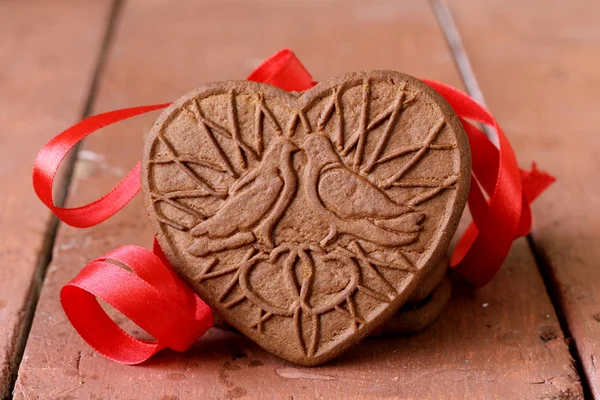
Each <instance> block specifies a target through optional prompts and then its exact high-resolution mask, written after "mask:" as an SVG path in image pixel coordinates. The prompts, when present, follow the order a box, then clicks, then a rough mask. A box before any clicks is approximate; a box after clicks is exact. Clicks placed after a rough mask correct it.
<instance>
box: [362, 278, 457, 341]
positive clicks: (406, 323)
mask: <svg viewBox="0 0 600 400" xmlns="http://www.w3.org/2000/svg"><path fill="white" fill-rule="evenodd" d="M451 293H452V281H451V280H450V278H449V277H447V276H442V281H441V282H440V283H439V284H438V286H436V287H435V288H434V289H433V290H432V292H431V293H429V295H428V296H427V297H426V298H425V299H423V301H422V302H421V303H420V304H418V305H413V304H409V303H407V304H405V305H404V306H403V307H402V308H401V309H400V311H398V312H397V313H396V314H394V316H393V317H392V318H390V320H389V321H388V322H387V323H386V324H385V325H384V326H383V328H382V329H381V330H380V331H378V332H377V335H379V336H383V335H385V336H388V335H407V334H411V333H418V332H421V331H422V330H423V329H425V328H427V327H428V326H429V325H431V324H432V323H433V322H434V321H435V320H436V319H437V317H438V316H439V315H440V314H441V312H442V310H443V309H444V307H445V306H446V304H447V303H448V300H450V294H451ZM372 336H373V335H372Z"/></svg>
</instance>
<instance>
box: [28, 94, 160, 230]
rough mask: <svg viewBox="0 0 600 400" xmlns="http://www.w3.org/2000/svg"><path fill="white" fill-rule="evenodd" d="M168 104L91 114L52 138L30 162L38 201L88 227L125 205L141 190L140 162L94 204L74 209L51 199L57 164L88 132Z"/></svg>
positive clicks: (71, 222)
mask: <svg viewBox="0 0 600 400" xmlns="http://www.w3.org/2000/svg"><path fill="white" fill-rule="evenodd" d="M168 105H169V103H167V104H158V105H153V106H143V107H133V108H126V109H123V110H116V111H110V112H107V113H104V114H99V115H94V116H92V117H89V118H86V119H84V120H83V121H80V122H79V123H77V124H75V125H73V126H72V127H70V128H68V129H67V130H65V131H63V132H61V133H60V134H58V135H57V136H55V137H54V138H52V139H51V140H50V141H49V142H48V143H47V144H46V145H45V146H44V147H42V149H41V150H40V152H39V153H38V155H37V157H36V159H35V162H34V165H33V188H34V189H35V193H36V194H37V195H38V197H39V198H40V200H42V201H43V202H44V204H45V205H46V206H47V207H48V208H49V209H50V210H52V212H53V213H54V214H55V215H56V216H57V217H58V218H60V219H61V221H63V222H64V223H66V224H69V225H71V226H74V227H76V228H87V227H90V226H93V225H96V224H99V223H100V222H102V221H104V220H105V219H107V218H109V217H110V216H112V215H114V214H115V213H116V212H117V211H119V210H120V209H121V208H123V207H124V206H125V204H127V203H128V202H129V201H130V200H131V199H132V198H133V197H134V196H135V195H136V194H137V192H139V191H140V187H141V186H140V176H139V175H140V163H139V162H138V163H137V164H136V165H135V167H134V168H133V169H132V170H131V171H130V172H129V173H128V174H127V175H126V176H125V178H123V180H122V181H121V182H119V184H118V185H117V186H115V188H114V189H113V190H111V191H110V192H109V193H108V194H106V195H105V196H104V197H102V198H100V199H98V200H96V201H95V202H93V203H90V204H87V205H85V206H81V207H75V208H61V207H57V206H56V205H55V204H54V201H53V200H52V184H53V183H54V178H55V176H56V172H57V171H58V167H59V166H60V164H61V163H62V161H63V160H64V158H65V157H66V156H67V154H68V153H69V151H70V150H71V149H72V148H73V147H75V145H76V144H77V143H79V142H80V141H81V140H83V139H84V138H85V137H86V136H88V135H89V134H91V133H93V132H95V131H97V130H98V129H100V128H103V127H105V126H108V125H111V124H114V123H115V122H118V121H122V120H124V119H127V118H131V117H134V116H136V115H140V114H144V113H147V112H150V111H154V110H158V109H161V108H165V107H167V106H168Z"/></svg>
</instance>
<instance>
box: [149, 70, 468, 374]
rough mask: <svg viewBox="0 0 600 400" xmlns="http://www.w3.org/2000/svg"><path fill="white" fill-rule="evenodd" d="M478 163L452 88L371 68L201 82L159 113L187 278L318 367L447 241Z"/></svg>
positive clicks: (377, 321)
mask: <svg viewBox="0 0 600 400" xmlns="http://www.w3.org/2000/svg"><path fill="white" fill-rule="evenodd" d="M470 167H471V166H470V151H469V147H468V143H467V139H466V137H465V134H464V131H463V128H462V126H461V124H460V122H459V120H458V118H457V117H456V115H455V114H454V112H453V111H452V109H451V108H450V106H448V104H447V103H446V102H445V101H444V100H443V99H442V97H441V96H439V95H438V94H437V93H436V92H435V91H433V90H432V89H431V88H429V87H428V86H427V85H426V84H424V83H423V82H421V81H419V80H417V79H415V78H413V77H410V76H408V75H405V74H401V73H398V72H393V71H368V72H359V73H351V74H347V75H343V76H341V77H338V78H334V79H332V80H329V81H326V82H321V83H320V84H318V85H317V86H315V87H314V88H313V89H311V90H308V91H306V92H303V93H301V94H291V93H288V92H285V91H283V90H280V89H277V88H275V87H272V86H269V85H266V84H260V83H255V82H247V81H239V82H219V83H213V84H209V85H205V86H202V87H200V88H198V89H196V90H194V91H193V92H191V93H189V94H187V95H185V96H184V97H182V98H181V99H179V100H177V101H176V102H175V103H173V104H172V105H171V106H170V107H169V108H167V109H166V110H165V111H164V113H163V114H162V115H161V117H160V118H159V119H158V120H157V122H156V123H155V125H154V126H153V128H152V131H151V132H150V134H149V136H148V139H147V141H146V146H145V150H144V158H143V162H142V181H143V192H144V200H145V205H146V208H147V210H148V214H149V216H150V220H151V222H152V225H153V227H154V230H155V232H156V234H157V238H158V241H159V242H160V244H161V246H162V248H163V249H164V251H165V253H166V255H167V257H168V258H169V260H170V261H171V263H172V264H173V266H174V268H175V269H176V270H177V272H178V273H179V274H180V275H181V276H182V277H183V278H184V279H185V280H186V281H187V283H188V284H189V285H190V286H191V287H192V288H193V289H194V290H195V291H196V292H197V293H198V294H199V295H200V296H201V297H202V298H203V299H204V300H205V301H206V302H207V303H208V304H209V305H210V306H211V307H212V308H213V309H214V310H215V311H216V312H217V313H218V314H219V315H221V316H222V317H224V318H225V319H226V320H227V322H228V323H230V324H231V325H232V326H234V327H235V328H236V329H238V330H239V331H241V332H243V333H244V334H245V335H246V336H248V337H250V338H251V339H252V340H254V341H255V342H257V343H258V344H259V345H261V346H262V347H264V348H265V349H267V350H268V351H270V352H272V353H274V354H277V355H279V356H280V357H283V358H285V359H287V360H290V361H292V362H295V363H298V364H302V365H317V364H320V363H323V362H325V361H327V360H330V359H331V358H333V357H335V356H336V355H338V354H340V353H341V352H343V351H344V350H346V349H347V348H349V347H350V346H352V345H353V344H355V343H357V342H359V341H360V340H362V339H363V338H364V337H366V336H367V335H369V334H370V333H371V332H372V331H373V330H374V329H376V327H378V326H380V325H382V324H383V323H384V322H385V320H387V319H388V318H390V317H391V316H392V315H393V314H394V313H395V312H396V311H397V310H398V309H399V308H400V307H401V306H402V305H403V304H404V303H405V302H406V301H407V300H408V299H409V298H410V296H411V294H412V292H413V291H414V290H415V287H416V285H417V284H418V283H419V282H422V281H423V280H424V275H425V274H427V273H428V272H429V271H430V270H431V268H432V265H434V264H435V263H436V262H438V260H439V258H440V256H441V254H445V252H446V251H447V248H448V244H449V242H450V239H451V238H452V235H453V234H454V231H455V229H456V226H457V224H458V220H459V218H460V216H461V214H462V211H463V208H464V206H465V203H466V197H467V193H468V190H469V182H470Z"/></svg>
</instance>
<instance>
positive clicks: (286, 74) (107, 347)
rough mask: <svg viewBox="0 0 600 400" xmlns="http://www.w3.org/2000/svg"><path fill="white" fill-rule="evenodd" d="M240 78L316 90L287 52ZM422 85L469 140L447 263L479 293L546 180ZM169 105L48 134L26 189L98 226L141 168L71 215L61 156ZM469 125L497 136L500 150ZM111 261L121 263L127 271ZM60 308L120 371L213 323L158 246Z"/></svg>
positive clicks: (104, 272)
mask: <svg viewBox="0 0 600 400" xmlns="http://www.w3.org/2000/svg"><path fill="white" fill-rule="evenodd" d="M248 80H253V81H258V82H265V83H269V84H271V85H274V86H278V87H280V88H283V89H285V90H288V91H302V90H306V89H309V88H311V87H313V86H314V85H315V82H313V80H312V76H311V75H310V73H309V72H308V71H307V70H306V69H305V68H304V66H303V65H302V63H301V62H300V61H299V60H298V59H297V58H296V56H295V55H294V53H293V52H291V51H290V50H282V51H279V52H277V53H276V54H275V55H273V56H272V57H271V58H269V59H267V60H266V61H265V62H264V63H262V64H261V65H260V66H259V67H258V68H257V69H256V70H255V71H254V72H252V73H251V74H250V76H249V77H248ZM424 82H425V83H427V84H428V85H429V86H431V87H432V88H433V89H434V90H436V91H437V92H438V93H440V94H441V95H442V96H443V97H444V98H445V99H446V101H448V103H449V104H450V105H451V106H452V108H453V109H454V111H455V112H456V114H457V115H458V116H459V117H460V119H461V122H462V124H463V126H464V128H465V131H466V133H467V136H468V138H469V143H470V145H471V153H472V160H473V170H472V177H471V191H470V193H469V198H468V203H469V209H470V210H471V214H472V216H473V222H472V223H471V225H470V226H469V227H468V229H467V230H466V232H465V233H464V235H463V236H462V237H461V239H460V240H459V243H458V245H457V247H456V249H455V251H454V254H453V255H452V261H451V265H452V266H453V267H455V269H456V270H457V271H458V272H459V273H460V274H462V275H463V276H464V277H465V278H467V279H468V280H469V281H471V282H472V283H473V284H475V285H477V286H483V285H485V284H486V283H488V282H489V281H490V279H492V277H493V276H494V275H495V274H496V272H497V271H498V269H499V268H500V266H501V265H502V262H503V261H504V259H505V258H506V255H507V254H508V251H509V249H510V246H511V243H512V242H513V240H514V239H515V238H516V237H519V236H523V235H525V234H527V233H528V232H529V231H530V229H531V211H530V208H529V204H530V203H531V202H532V201H533V200H534V199H535V198H536V197H537V196H538V195H539V194H540V193H542V192H543V191H544V190H545V189H546V188H547V187H548V186H549V185H550V184H551V183H552V182H553V181H554V178H553V177H551V176H550V175H548V174H546V173H543V172H540V171H538V170H537V169H536V167H535V164H534V165H533V169H532V171H530V172H527V171H523V170H520V169H519V167H518V165H517V161H516V158H515V155H514V152H513V150H512V147H511V146H510V143H509V141H508V139H507V138H506V136H505V135H504V133H503V132H502V129H500V127H499V125H498V123H497V122H496V120H495V119H494V118H493V117H492V115H491V114H490V113H489V112H488V111H487V110H486V109H485V108H484V107H482V106H481V105H479V104H478V103H477V102H476V101H475V100H473V99H472V98H471V97H469V96H467V95H466V94H464V93H462V92H460V91H458V90H456V89H454V88H452V87H450V86H447V85H445V84H443V83H439V82H434V81H429V80H424ZM168 105H169V104H168V103H167V104H159V105H153V106H144V107H135V108H129V109H124V110H117V111H111V112H108V113H104V114H100V115H96V116H93V117H90V118H87V119H85V120H83V121H81V122H79V123H78V124H76V125H74V126H72V127H71V128H69V129H67V130H66V131H64V132H62V133H61V134H59V135H58V136H56V137H55V138H54V139H52V140H51V141H50V142H49V143H48V144H47V145H46V146H44V147H43V148H42V150H41V151H40V153H39V154H38V156H37V158H36V161H35V164H34V170H33V185H34V188H35V191H36V193H37V194H38V196H39V197H40V199H41V200H42V201H43V202H44V203H45V204H46V205H47V206H48V207H49V208H50V209H51V210H52V211H53V212H54V213H55V214H56V215H57V216H58V217H59V218H60V219H61V220H62V221H63V222H65V223H67V224H69V225H72V226H76V227H88V226H92V225H96V224H98V223H100V222H102V221H104V220H105V219H107V218H109V217H110V216H112V215H113V214H115V213H116V212H117V211H119V210H120V209H121V208H122V207H123V206H125V204H127V203H128V202H129V201H130V200H131V198H132V197H133V196H135V194H136V193H137V192H138V191H139V190H140V176H139V168H140V164H139V163H138V164H137V165H136V166H135V167H134V169H133V170H132V171H131V172H129V174H128V175H127V176H126V177H125V178H124V179H123V180H122V181H121V182H120V183H119V184H118V185H117V186H116V187H115V188H114V189H113V190H112V191H111V192H109V193H108V194H107V195H106V196H104V197H102V198H101V199H99V200H97V201H95V202H93V203H91V204H88V205H84V206H81V207H77V208H59V207H56V206H55V205H54V203H53V201H52V184H53V181H54V177H55V175H56V172H57V170H58V167H59V165H60V163H61V162H62V160H63V159H64V158H65V157H66V155H67V153H68V152H69V150H71V149H72V148H73V146H75V145H76V144H77V143H78V142H79V141H81V140H82V139H83V138H84V137H86V136H87V135H89V134H90V133H92V132H94V131H96V130H98V129H100V128H102V127H104V126H107V125H110V124H112V123H115V122H118V121H121V120H123V119H126V118H130V117H132V116H135V115H139V114H143V113H146V112H149V111H153V110H157V109H160V108H164V107H167V106H168ZM469 121H476V122H480V123H483V124H486V125H488V126H490V127H492V128H493V129H495V131H496V132H497V135H498V142H499V147H498V148H496V146H494V145H493V144H492V143H491V142H490V141H489V139H488V138H487V137H486V136H485V135H484V134H483V132H481V131H480V130H479V129H478V128H476V127H475V126H474V125H472V124H471V123H470V122H469ZM484 192H485V193H487V195H488V197H489V199H486V197H485V195H484ZM118 264H122V265H125V266H128V267H129V268H131V269H132V270H133V272H134V273H130V272H127V271H126V270H124V269H123V268H121V267H119V266H117V265H118ZM96 297H98V298H101V299H103V300H104V301H106V302H107V303H109V304H111V305H112V306H113V307H115V308H116V309H118V310H119V311H121V312H122V313H123V314H124V315H126V316H127V317H128V318H130V319H131V320H132V321H133V322H135V323H136V324H137V325H139V326H140V327H141V328H143V329H144V330H145V331H146V332H148V333H149V334H150V335H152V336H153V337H154V338H156V340H154V341H143V340H139V339H136V338H134V337H132V336H130V335H129V334H127V333H126V332H124V331H123V330H122V329H121V328H119V327H118V326H117V325H116V324H115V323H114V322H113V321H112V320H111V319H110V318H109V317H108V315H107V314H106V313H105V312H104V311H103V309H102V308H101V307H100V306H99V304H98V303H97V301H96ZM61 303H62V305H63V308H64V310H65V313H66V314H67V316H68V318H69V320H70V321H71V323H72V324H73V326H74V327H75V329H76V330H77V331H78V332H79V334H80V335H81V336H82V337H83V338H84V339H85V340H86V341H87V342H88V343H89V344H90V345H91V346H92V347H93V348H94V349H96V350H97V351H98V352H100V353H101V354H103V355H105V356H106V357H108V358H110V359H112V360H114V361H117V362H121V363H125V364H137V363H140V362H143V361H145V360H147V359H148V358H150V357H151V356H152V355H154V354H155V353H156V352H157V351H159V350H161V349H163V348H165V347H169V348H171V349H174V350H177V351H184V350H186V349H187V348H188V347H189V346H190V345H191V344H192V343H194V342H195V341H196V340H197V339H198V338H199V337H200V336H201V335H202V334H204V332H206V330H208V329H209V328H210V327H211V326H212V323H213V320H212V313H211V310H210V308H209V307H208V306H207V305H206V304H205V303H204V302H203V301H202V300H201V299H200V298H199V297H198V296H197V295H196V294H195V293H194V292H192V291H191V289H190V288H189V287H187V286H186V285H185V284H184V283H183V282H182V281H181V280H180V279H179V278H178V277H177V275H176V274H175V273H174V272H173V271H172V269H171V267H170V265H169V262H168V260H167V259H166V257H165V256H164V254H163V253H162V251H161V249H160V247H159V246H158V243H157V242H156V240H155V243H154V249H153V252H150V251H148V250H146V249H143V248H141V247H137V246H124V247H120V248H118V249H116V250H114V251H112V252H110V253H108V254H106V255H105V256H103V257H101V258H99V259H96V260H94V261H92V262H91V263H89V264H88V265H86V266H85V267H84V268H83V269H82V270H81V272H80V273H79V274H78V275H77V276H76V277H75V278H74V279H73V280H72V281H71V282H69V283H68V284H67V285H66V286H65V287H64V288H63V289H62V291H61Z"/></svg>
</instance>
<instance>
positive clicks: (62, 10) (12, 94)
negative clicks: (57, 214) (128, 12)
mask: <svg viewBox="0 0 600 400" xmlns="http://www.w3.org/2000/svg"><path fill="white" fill-rule="evenodd" d="M109 10H110V1H98V2H93V3H86V4H85V5H81V4H79V3H78V2H77V1H75V0H72V1H67V0H60V1H54V2H52V3H49V2H43V1H28V2H14V1H10V2H0V37H1V38H2V39H1V40H0V65H1V68H0V126H1V127H2V129H1V130H0V187H2V194H0V266H1V267H0V398H4V397H5V396H7V395H8V391H9V390H10V385H11V380H12V379H13V378H14V377H15V374H16V372H17V367H18V361H19V358H20V356H21V352H22V350H23V347H24V345H25V339H26V336H25V334H26V332H27V331H28V329H29V326H30V321H31V317H32V314H33V310H32V307H34V306H35V301H36V300H37V296H38V291H39V286H40V283H41V279H42V277H43V273H44V268H43V265H42V264H43V263H44V262H47V255H48V253H49V251H50V250H51V247H50V246H51V243H50V242H49V239H48V233H49V232H50V230H51V224H50V221H51V218H50V212H49V211H48V210H47V209H46V208H45V207H44V206H43V205H42V204H41V202H40V201H39V200H38V199H37V198H36V196H35V195H34V193H33V188H32V186H31V169H32V162H33V159H34V158H35V155H36V153H37V152H38V151H39V149H40V147H41V146H42V145H43V144H44V143H45V142H46V141H48V140H49V139H50V138H51V137H52V136H53V135H55V134H56V133H57V132H59V131H60V129H62V128H64V127H65V126H67V125H69V124H71V123H73V122H75V121H76V120H77V119H79V118H80V117H81V113H82V111H83V109H84V107H85V103H86V100H87V96H88V92H89V87H90V85H91V82H92V79H93V75H94V69H95V65H96V61H97V58H98V54H99V51H100V48H101V45H102V39H103V33H104V28H105V24H106V20H107V16H108V12H109Z"/></svg>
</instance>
